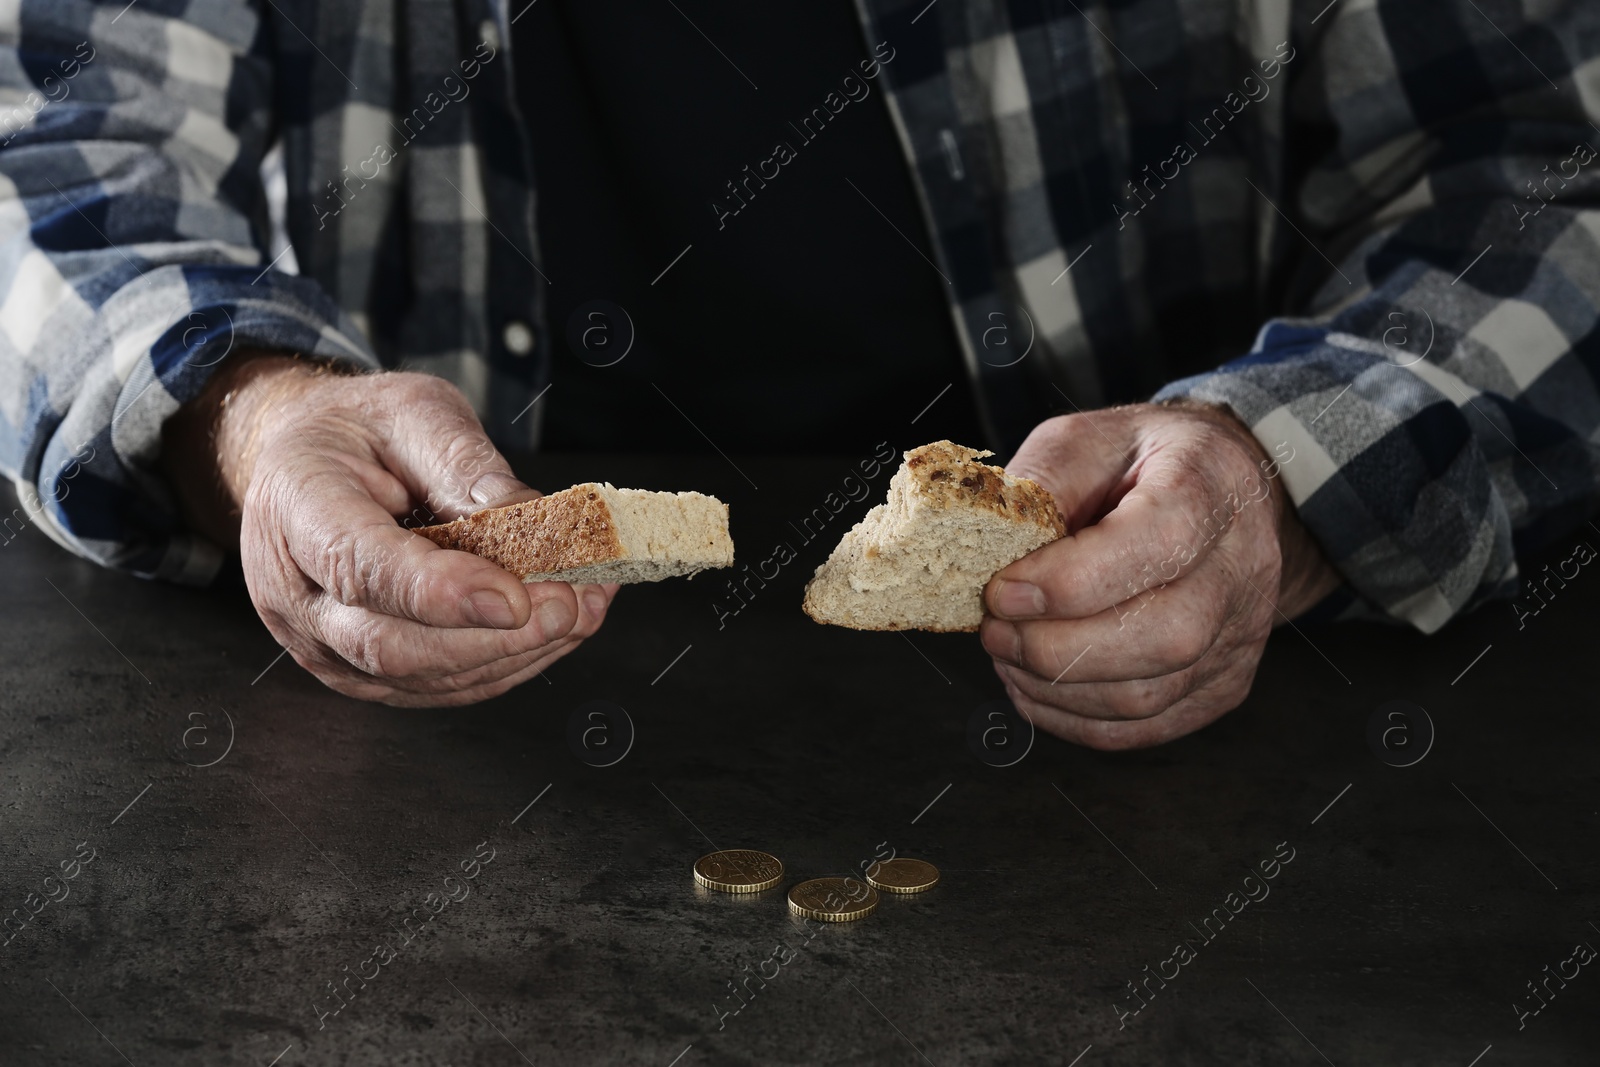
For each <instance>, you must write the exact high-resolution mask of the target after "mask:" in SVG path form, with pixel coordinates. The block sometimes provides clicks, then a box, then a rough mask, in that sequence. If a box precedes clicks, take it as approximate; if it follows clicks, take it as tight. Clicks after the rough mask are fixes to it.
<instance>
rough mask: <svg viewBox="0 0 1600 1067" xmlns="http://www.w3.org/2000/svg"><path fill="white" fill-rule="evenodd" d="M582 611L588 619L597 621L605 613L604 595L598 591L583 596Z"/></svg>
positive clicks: (591, 591)
mask: <svg viewBox="0 0 1600 1067" xmlns="http://www.w3.org/2000/svg"><path fill="white" fill-rule="evenodd" d="M583 610H584V611H585V612H587V613H588V615H589V618H591V619H598V618H600V616H602V615H604V614H605V613H606V595H605V594H604V593H602V592H601V591H600V590H598V589H591V590H589V591H588V592H587V593H584V594H583Z"/></svg>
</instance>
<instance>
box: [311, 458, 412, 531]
mask: <svg viewBox="0 0 1600 1067" xmlns="http://www.w3.org/2000/svg"><path fill="white" fill-rule="evenodd" d="M328 458H329V459H331V460H333V461H334V462H336V463H338V464H340V465H342V466H343V467H344V468H345V469H346V470H348V471H349V472H350V475H351V477H352V478H354V479H355V481H356V484H358V485H359V486H360V487H361V488H362V489H365V490H366V491H367V494H368V495H369V496H371V497H372V499H373V500H374V501H375V502H376V503H377V505H378V506H379V507H380V508H382V509H383V510H384V511H386V512H388V513H389V514H390V515H393V516H400V515H405V514H407V513H408V512H409V511H410V510H411V493H410V492H409V491H408V490H407V489H406V487H405V486H404V485H403V484H401V482H400V479H398V478H396V477H395V476H394V475H392V474H390V473H389V472H388V471H386V470H384V469H383V468H382V467H380V466H378V465H377V464H376V463H373V462H371V461H369V460H366V459H362V458H360V457H358V456H353V455H350V454H349V453H348V452H343V451H339V452H330V453H328Z"/></svg>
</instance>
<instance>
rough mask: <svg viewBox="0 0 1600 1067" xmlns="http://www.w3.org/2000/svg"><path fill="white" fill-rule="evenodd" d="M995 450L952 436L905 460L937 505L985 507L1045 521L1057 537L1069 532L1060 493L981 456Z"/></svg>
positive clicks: (1002, 514)
mask: <svg viewBox="0 0 1600 1067" xmlns="http://www.w3.org/2000/svg"><path fill="white" fill-rule="evenodd" d="M992 455H994V453H993V452H987V451H979V450H977V449H974V448H967V447H965V446H964V445H958V444H953V443H952V442H950V441H934V442H933V443H932V444H926V445H922V446H921V447H919V448H913V449H912V450H911V451H909V452H907V453H906V454H905V465H906V469H907V470H909V471H911V473H912V477H913V480H914V484H915V485H916V486H917V488H918V490H919V491H920V492H921V493H922V494H924V495H925V496H927V497H929V498H930V502H932V503H933V504H935V505H936V506H939V507H951V506H961V507H970V508H982V509H984V510H986V511H991V512H993V513H994V514H996V515H998V516H1000V517H1002V518H1007V519H1011V520H1014V521H1018V522H1028V523H1032V524H1034V525H1035V526H1040V527H1043V528H1045V529H1048V530H1050V531H1051V532H1052V533H1053V534H1054V535H1055V537H1062V536H1064V535H1065V534H1066V532H1067V524H1066V522H1065V521H1064V520H1063V519H1062V518H1061V513H1060V512H1058V511H1057V510H1056V502H1055V498H1054V497H1052V496H1051V495H1050V493H1049V492H1048V491H1046V490H1045V489H1044V487H1043V486H1041V485H1039V483H1037V482H1035V481H1033V480H1032V479H1029V478H1021V477H1018V476H1016V475H1007V474H1006V473H1005V471H1004V470H1002V469H1001V468H999V467H994V466H990V465H989V464H987V463H981V462H979V460H981V459H983V458H984V457H985V456H992ZM1052 539H1053V538H1052Z"/></svg>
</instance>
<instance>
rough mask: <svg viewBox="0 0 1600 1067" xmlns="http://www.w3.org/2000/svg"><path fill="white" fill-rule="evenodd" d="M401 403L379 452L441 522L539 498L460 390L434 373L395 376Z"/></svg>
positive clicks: (393, 385) (397, 399)
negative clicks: (497, 445) (479, 419)
mask: <svg viewBox="0 0 1600 1067" xmlns="http://www.w3.org/2000/svg"><path fill="white" fill-rule="evenodd" d="M390 386H391V389H392V391H393V395H394V402H395V403H396V405H397V407H396V410H395V411H394V412H392V414H391V421H390V425H389V427H388V433H387V434H386V435H385V441H384V443H383V445H382V447H381V449H380V455H381V458H382V460H383V462H384V463H385V465H387V466H388V467H389V469H390V470H392V471H394V473H395V475H396V476H397V477H399V479H400V480H401V481H402V482H404V483H405V484H406V486H407V487H408V488H409V489H410V490H411V492H412V493H413V494H415V495H416V497H417V499H419V500H422V501H424V502H426V503H427V504H428V505H429V507H431V508H432V509H433V510H434V511H435V512H436V513H438V515H439V516H440V519H441V521H448V520H450V519H454V518H459V517H460V516H462V515H469V514H471V513H472V512H474V511H479V510H482V509H483V508H487V507H504V506H505V505H507V504H512V503H518V502H520V501H523V500H533V499H537V498H538V496H539V493H538V492H537V491H536V490H534V489H531V488H529V487H528V486H527V485H526V484H524V483H523V482H522V480H521V479H519V478H518V477H517V476H516V475H515V474H513V473H512V472H511V464H509V463H508V462H506V458H505V457H504V456H502V455H501V454H500V451H499V450H498V449H497V448H495V447H494V444H493V442H491V441H490V440H489V436H488V434H486V433H484V430H483V426H482V424H481V423H479V421H478V417H477V415H476V414H474V413H473V411H472V406H471V405H470V404H468V403H467V399H466V397H464V396H462V395H461V391H460V390H459V389H457V388H456V387H455V386H453V385H451V384H450V383H448V382H446V381H444V380H443V379H441V378H438V377H435V376H434V375H431V374H401V375H394V376H392V377H391V378H390Z"/></svg>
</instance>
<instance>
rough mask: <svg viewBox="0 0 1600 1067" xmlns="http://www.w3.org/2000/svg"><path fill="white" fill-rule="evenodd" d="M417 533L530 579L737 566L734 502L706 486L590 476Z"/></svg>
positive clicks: (619, 577)
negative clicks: (673, 489)
mask: <svg viewBox="0 0 1600 1067" xmlns="http://www.w3.org/2000/svg"><path fill="white" fill-rule="evenodd" d="M417 533H419V534H421V535H422V536H424V537H426V538H428V540H430V541H432V542H433V543H434V544H436V545H438V546H439V547H441V548H453V549H456V550H458V551H461V552H471V553H474V554H475V555H479V556H482V557H483V558H484V559H488V560H492V561H494V562H495V563H498V564H500V566H502V567H504V568H505V569H506V570H508V571H510V572H511V573H512V574H515V575H517V576H519V577H520V578H521V579H522V580H523V581H524V582H620V583H623V584H627V583H631V582H656V581H660V580H661V579H662V578H673V577H676V576H678V575H680V574H686V575H690V576H693V575H695V574H698V573H699V572H700V571H703V570H709V569H711V568H713V567H731V566H732V565H733V539H732V538H731V537H729V536H728V505H726V504H724V503H723V502H722V501H720V500H718V499H717V498H716V497H714V496H705V495H703V494H701V493H652V492H649V491H647V490H644V489H618V488H616V487H614V486H612V485H610V484H609V483H596V482H585V483H584V484H583V485H575V486H573V487H572V488H571V489H563V490H562V491H561V492H559V493H552V494H550V495H549V496H545V497H540V498H539V499H538V500H529V501H527V502H525V503H522V504H512V505H510V506H508V507H503V508H490V509H489V510H487V511H479V512H476V513H474V514H472V515H468V516H466V517H465V518H461V519H457V520H456V521H455V522H447V523H444V524H442V525H439V526H424V527H422V528H421V529H419V530H417Z"/></svg>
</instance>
